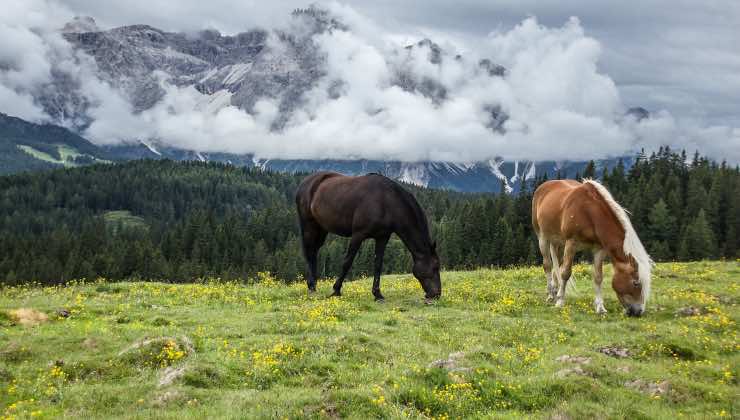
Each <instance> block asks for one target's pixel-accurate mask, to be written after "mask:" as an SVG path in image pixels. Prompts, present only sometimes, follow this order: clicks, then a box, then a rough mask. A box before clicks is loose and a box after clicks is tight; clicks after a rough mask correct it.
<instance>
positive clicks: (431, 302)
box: [424, 298, 437, 305]
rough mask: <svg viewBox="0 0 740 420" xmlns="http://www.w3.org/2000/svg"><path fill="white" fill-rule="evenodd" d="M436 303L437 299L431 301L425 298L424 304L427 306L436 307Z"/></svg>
mask: <svg viewBox="0 0 740 420" xmlns="http://www.w3.org/2000/svg"><path fill="white" fill-rule="evenodd" d="M435 303H437V299H431V298H425V299H424V304H425V305H434V304H435Z"/></svg>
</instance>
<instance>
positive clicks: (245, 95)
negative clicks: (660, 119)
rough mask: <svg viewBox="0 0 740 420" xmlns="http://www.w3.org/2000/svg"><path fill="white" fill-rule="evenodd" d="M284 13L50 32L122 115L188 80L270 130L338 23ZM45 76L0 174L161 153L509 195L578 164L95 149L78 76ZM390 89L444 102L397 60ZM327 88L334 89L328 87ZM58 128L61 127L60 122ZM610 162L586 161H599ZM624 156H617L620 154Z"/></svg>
mask: <svg viewBox="0 0 740 420" xmlns="http://www.w3.org/2000/svg"><path fill="white" fill-rule="evenodd" d="M293 19H295V20H296V21H298V22H300V23H301V27H302V28H303V29H302V30H300V31H287V30H273V31H272V32H268V31H266V30H263V29H255V30H251V31H247V32H244V33H239V34H236V35H233V36H232V35H222V34H221V33H219V32H218V31H215V30H206V31H201V32H199V33H196V34H185V33H174V32H166V31H162V30H160V29H157V28H154V27H151V26H148V25H131V26H124V27H119V28H114V29H109V30H101V29H99V28H98V27H97V25H96V23H95V21H94V19H92V18H90V17H78V18H75V20H74V21H72V22H70V23H68V24H67V25H65V26H64V28H63V29H62V30H61V33H62V36H63V37H64V39H66V41H67V42H69V44H70V45H71V46H72V48H73V49H74V50H75V51H76V52H79V53H84V54H85V55H86V56H88V57H90V58H92V60H93V61H94V63H95V69H96V70H95V74H96V75H97V77H99V78H100V79H101V80H102V81H104V82H106V83H108V84H109V85H110V86H113V87H114V88H115V89H117V90H119V91H120V92H122V94H123V95H124V96H125V98H126V99H127V100H128V101H129V102H130V104H131V105H132V107H133V111H134V112H137V113H138V112H142V111H145V110H148V109H151V108H152V107H153V106H155V105H156V104H157V103H158V102H160V101H161V100H162V99H163V98H164V96H165V93H166V92H165V90H164V89H163V87H162V83H161V81H162V80H163V79H164V80H166V82H167V83H168V84H171V85H173V86H180V87H189V86H192V87H194V88H195V89H196V90H197V91H198V92H200V93H201V94H202V98H203V103H199V104H197V107H199V108H201V109H204V110H206V111H208V110H217V109H219V108H221V107H224V106H235V107H237V108H239V109H241V110H243V111H244V112H247V113H253V112H254V107H255V104H256V103H257V102H258V100H260V99H261V98H271V99H273V100H274V101H276V102H277V104H278V108H279V113H278V115H277V117H276V118H275V119H274V120H273V122H272V123H271V130H281V129H282V128H283V126H284V124H285V123H286V122H287V121H288V120H289V119H290V117H291V115H292V113H293V112H294V111H295V110H296V109H299V108H301V107H302V106H304V105H305V103H304V101H305V99H304V94H305V93H306V92H308V91H309V90H310V89H313V88H315V87H316V86H317V83H318V81H319V80H320V79H322V78H323V77H325V76H326V70H325V65H324V59H325V57H324V55H323V54H322V52H321V51H320V50H319V48H318V46H317V45H316V43H315V42H314V35H316V34H318V33H322V32H326V31H332V30H336V29H346V27H345V26H344V24H343V23H342V22H340V21H338V20H337V19H336V18H334V17H333V16H332V15H331V14H330V13H328V12H327V11H325V10H322V9H320V8H316V7H309V8H307V9H297V10H295V11H294V12H293ZM417 48H418V49H424V50H425V51H427V59H428V61H429V63H430V64H431V65H438V64H439V63H440V62H442V61H443V60H460V59H462V58H461V57H460V56H459V55H457V56H453V55H451V54H447V53H446V52H445V51H444V50H443V49H442V48H441V47H440V46H439V45H438V44H436V43H434V42H433V41H432V40H429V39H422V40H420V41H418V42H416V43H412V44H410V45H407V46H406V47H405V49H406V50H413V49H417ZM477 65H478V70H479V71H480V72H481V73H482V74H485V75H487V77H491V78H499V77H505V75H506V69H505V68H504V67H503V66H500V65H498V64H496V63H494V62H493V61H492V60H489V59H483V60H480V61H479V62H478V63H477ZM52 75H53V81H52V83H49V84H48V85H46V86H44V88H43V89H42V90H39V91H38V92H35V93H34V100H35V102H36V103H37V104H39V105H40V106H41V107H42V108H43V110H44V112H45V113H46V114H47V115H48V116H49V118H50V120H51V122H52V123H54V124H57V125H53V124H46V125H39V124H33V123H29V122H23V121H21V120H18V119H16V118H12V117H9V116H5V115H3V116H0V133H2V136H0V147H2V151H3V157H2V158H0V173H9V172H15V171H19V170H26V169H42V168H48V167H53V166H59V165H65V166H75V165H81V164H87V163H95V162H107V161H116V160H129V159H140V158H152V159H160V158H170V159H175V160H203V161H206V160H208V161H219V162H228V163H231V164H234V165H243V166H256V167H260V168H262V169H270V170H275V171H287V172H310V171H315V170H335V171H339V172H343V173H347V174H359V173H366V172H380V173H384V174H386V175H388V176H390V177H393V178H396V179H399V180H402V181H405V182H409V183H413V184H416V185H422V186H427V187H433V188H447V189H453V190H459V191H475V192H480V191H492V192H501V191H507V192H512V191H516V190H518V189H519V187H520V185H521V183H522V182H523V181H524V180H528V179H532V178H533V177H534V176H536V175H541V174H542V173H548V175H549V176H551V177H552V176H554V175H555V173H556V172H558V171H560V172H561V173H562V174H564V175H565V174H569V175H573V174H575V173H576V172H577V171H582V169H583V168H584V166H585V165H586V162H554V161H551V162H542V161H539V162H532V161H520V162H508V161H503V160H502V159H493V160H485V161H480V162H468V163H453V162H400V161H380V160H331V159H326V160H305V159H304V160H280V159H269V160H267V159H258V158H255V157H254V156H253V155H249V154H243V155H239V154H231V153H206V152H205V151H202V150H184V149H179V148H174V147H170V146H167V145H166V144H164V143H162V142H160V141H158V140H157V139H130V140H129V142H127V143H125V144H119V145H114V146H110V145H108V146H96V145H94V144H92V143H91V142H89V141H87V140H86V139H84V138H83V137H81V135H83V133H84V132H85V129H87V128H88V127H89V126H90V124H91V123H92V122H93V121H94V118H95V117H94V115H93V113H91V112H90V111H91V109H92V107H93V104H92V103H91V102H90V100H89V99H88V98H86V96H85V93H84V92H83V89H82V86H81V83H80V81H79V80H77V79H75V78H74V77H69V76H68V75H65V73H64V72H62V71H57V72H52ZM391 83H393V84H394V85H396V86H398V87H400V88H401V89H403V90H405V91H407V92H412V93H414V94H418V95H423V96H424V97H426V98H428V99H430V100H431V101H433V102H434V103H441V102H443V101H445V100H447V96H448V91H447V88H446V87H445V86H444V85H443V84H442V83H440V82H439V81H437V80H435V79H433V78H429V77H426V76H422V75H419V74H416V73H415V72H414V71H413V70H412V69H411V68H406V67H399V68H398V69H397V71H396V72H395V76H394V78H393V80H392V81H391ZM332 90H336V92H332ZM341 90H342V81H341V80H336V81H335V83H332V84H330V87H329V92H328V94H329V96H330V97H331V96H332V95H339V94H340V93H341ZM485 111H486V112H487V113H488V115H489V118H490V121H489V123H488V124H487V126H488V128H490V129H491V130H492V131H499V132H501V131H503V130H504V128H503V124H504V122H505V121H506V120H507V118H508V117H507V115H506V114H505V113H504V112H503V111H502V110H501V109H500V107H497V106H495V105H491V106H490V107H487V108H486V110H485ZM628 113H629V114H631V115H633V116H634V117H635V118H638V119H641V118H646V117H647V116H648V115H649V114H648V113H647V111H645V110H644V109H641V108H635V109H631V110H629V111H628ZM61 126H64V127H67V128H62V127H61ZM614 163H615V160H604V161H599V162H597V167H600V166H610V165H612V164H614ZM626 163H629V159H627V160H626Z"/></svg>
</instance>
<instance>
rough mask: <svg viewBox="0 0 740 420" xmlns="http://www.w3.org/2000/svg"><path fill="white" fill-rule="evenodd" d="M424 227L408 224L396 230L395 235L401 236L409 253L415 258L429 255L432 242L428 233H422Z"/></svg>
mask: <svg viewBox="0 0 740 420" xmlns="http://www.w3.org/2000/svg"><path fill="white" fill-rule="evenodd" d="M423 232H424V229H422V228H419V227H414V228H411V227H409V226H403V227H402V228H400V229H398V230H397V231H396V235H398V237H399V238H401V241H403V243H404V245H406V248H408V250H409V251H410V252H411V255H412V256H413V257H414V260H416V258H418V257H421V256H425V255H429V253H430V251H431V248H432V244H431V240H430V238H428V237H427V236H428V235H424V233H423Z"/></svg>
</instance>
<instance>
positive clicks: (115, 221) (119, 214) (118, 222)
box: [103, 210, 149, 229]
mask: <svg viewBox="0 0 740 420" xmlns="http://www.w3.org/2000/svg"><path fill="white" fill-rule="evenodd" d="M103 219H104V220H105V223H106V225H108V226H112V227H114V228H115V227H117V226H123V227H125V228H142V229H147V228H148V227H149V225H148V224H147V223H146V220H144V218H142V217H139V216H135V215H133V214H131V212H130V211H128V210H111V211H107V212H105V213H104V214H103Z"/></svg>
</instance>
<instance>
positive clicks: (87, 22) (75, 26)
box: [62, 16, 100, 33]
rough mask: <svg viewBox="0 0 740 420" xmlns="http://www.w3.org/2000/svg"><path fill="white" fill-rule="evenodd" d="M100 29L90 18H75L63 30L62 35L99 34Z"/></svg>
mask: <svg viewBox="0 0 740 420" xmlns="http://www.w3.org/2000/svg"><path fill="white" fill-rule="evenodd" d="M98 31H100V28H98V25H97V24H96V23H95V19H93V18H92V17H90V16H75V17H74V18H73V19H72V20H71V21H69V22H67V23H66V24H65V25H64V27H63V28H62V33H85V32H98Z"/></svg>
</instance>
